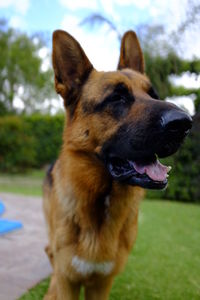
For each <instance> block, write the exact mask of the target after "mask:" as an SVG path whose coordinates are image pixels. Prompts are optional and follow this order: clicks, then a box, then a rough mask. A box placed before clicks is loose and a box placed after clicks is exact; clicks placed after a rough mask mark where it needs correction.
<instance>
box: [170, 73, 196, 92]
mask: <svg viewBox="0 0 200 300" xmlns="http://www.w3.org/2000/svg"><path fill="white" fill-rule="evenodd" d="M170 81H172V82H173V83H174V84H175V85H176V86H184V87H186V88H188V89H190V88H191V89H199V88H200V75H198V76H197V75H196V74H194V73H192V74H191V73H190V72H185V73H183V74H182V75H181V76H177V75H171V76H170Z"/></svg>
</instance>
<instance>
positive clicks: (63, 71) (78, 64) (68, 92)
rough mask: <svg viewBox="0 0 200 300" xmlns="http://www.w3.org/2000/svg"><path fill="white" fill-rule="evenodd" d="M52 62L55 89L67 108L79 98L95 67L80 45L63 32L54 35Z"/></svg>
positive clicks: (56, 32)
mask: <svg viewBox="0 0 200 300" xmlns="http://www.w3.org/2000/svg"><path fill="white" fill-rule="evenodd" d="M52 60H53V68H54V75H55V89H56V92H57V93H58V94H60V95H61V96H62V97H63V98H64V100H65V104H66V106H67V105H69V104H70V103H71V102H72V101H74V100H75V98H76V97H77V96H78V95H77V93H78V91H79V90H80V87H81V86H82V84H83V83H84V82H85V80H86V79H87V78H88V76H89V74H90V72H91V70H92V69H93V66H92V64H91V63H90V61H89V59H88V58H87V56H86V54H85V52H84V51H83V49H82V48H81V46H80V44H79V43H78V42H77V41H76V40H75V39H74V38H73V37H72V36H71V35H70V34H68V33H67V32H65V31H63V30H56V31H54V33H53V54H52Z"/></svg>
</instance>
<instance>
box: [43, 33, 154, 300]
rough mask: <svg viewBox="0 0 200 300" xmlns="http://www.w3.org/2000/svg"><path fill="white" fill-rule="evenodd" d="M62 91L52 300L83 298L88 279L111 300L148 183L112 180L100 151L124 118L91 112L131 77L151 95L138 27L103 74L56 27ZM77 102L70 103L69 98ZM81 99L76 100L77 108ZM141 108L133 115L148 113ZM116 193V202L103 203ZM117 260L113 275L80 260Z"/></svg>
mask: <svg viewBox="0 0 200 300" xmlns="http://www.w3.org/2000/svg"><path fill="white" fill-rule="evenodd" d="M53 66H54V72H55V87H56V90H57V92H58V93H59V94H61V96H62V97H63V99H64V101H65V106H66V112H67V118H66V124H65V128H64V134H63V147H62V151H61V154H60V156H59V158H58V160H57V162H56V163H55V165H54V168H53V171H52V172H51V174H50V175H49V176H51V179H49V178H48V177H47V178H46V180H45V184H44V211H45V217H46V221H47V226H48V237H49V245H48V246H47V249H46V252H47V254H48V256H49V259H50V261H51V263H52V266H53V275H52V278H51V283H50V287H49V291H48V293H47V294H46V296H45V300H50V299H54V300H55V299H57V300H64V299H65V300H77V299H79V291H80V286H81V285H84V288H85V299H87V300H106V299H108V296H109V292H110V289H111V286H112V282H113V278H114V276H115V275H116V274H117V273H119V272H120V271H121V270H122V269H123V267H124V265H125V263H126V260H127V257H128V254H129V252H130V250H131V248H132V246H133V244H134V242H135V240H136V235H137V223H138V208H139V203H140V200H141V199H142V197H143V194H144V192H143V189H141V188H139V187H132V186H128V185H124V184H123V185H122V184H121V183H119V182H115V181H112V180H111V179H110V175H109V174H108V172H107V170H106V168H105V166H104V164H103V163H102V162H101V161H100V160H99V159H98V157H97V155H98V154H99V153H100V151H101V149H102V145H103V144H104V143H105V142H106V141H107V140H108V139H109V138H110V137H111V136H112V135H113V134H114V133H115V132H116V131H117V129H118V128H119V127H120V125H121V124H122V123H123V118H122V119H120V120H116V119H114V118H112V117H110V114H109V111H108V112H103V113H101V114H92V113H88V114H86V113H84V110H83V107H84V109H88V110H90V107H92V105H93V104H94V103H100V102H101V101H102V99H103V98H104V97H105V96H106V95H107V94H109V93H110V92H111V91H112V88H113V86H114V85H115V84H116V83H118V82H124V83H125V84H126V86H127V87H128V88H129V89H130V91H132V90H134V95H135V96H136V97H141V96H142V97H146V98H147V97H148V96H147V94H146V91H147V89H148V88H149V86H150V82H149V79H148V78H147V77H146V76H145V75H144V60H143V56H142V51H141V48H140V45H139V42H138V40H137V37H136V35H135V33H134V32H127V33H126V34H125V35H124V37H123V39H122V45H121V54H120V61H119V67H118V69H119V70H118V71H116V72H106V73H105V72H97V71H96V70H95V69H94V68H93V67H92V65H91V63H90V62H89V60H88V58H87V57H86V55H85V53H84V52H83V50H82V48H81V47H80V45H79V44H78V42H77V41H75V40H74V39H73V38H72V37H71V36H70V35H69V34H67V33H65V32H63V31H56V32H55V33H54V38H53ZM69 102H70V103H69ZM73 102H74V103H76V105H75V108H73V109H72V107H73V105H74V104H73ZM142 111H143V108H142V105H141V106H136V107H135V108H134V110H132V111H131V112H130V114H129V115H128V117H127V118H130V119H133V118H135V119H137V118H140V117H141V115H142ZM106 197H109V205H108V206H107V207H106V206H105V205H102V203H101V201H105V198H106ZM74 257H79V258H81V259H82V260H84V261H85V262H89V263H94V264H98V263H99V264H101V263H106V262H107V263H108V262H112V264H113V268H112V270H111V271H110V272H109V274H102V273H101V272H100V273H98V272H94V273H92V274H86V275H85V274H83V273H81V272H79V271H78V270H77V269H76V268H75V267H74V266H73V264H72V261H73V258H74Z"/></svg>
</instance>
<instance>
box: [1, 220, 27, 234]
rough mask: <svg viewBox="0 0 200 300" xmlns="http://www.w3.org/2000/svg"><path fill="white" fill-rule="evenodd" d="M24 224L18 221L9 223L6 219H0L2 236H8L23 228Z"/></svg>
mask: <svg viewBox="0 0 200 300" xmlns="http://www.w3.org/2000/svg"><path fill="white" fill-rule="evenodd" d="M22 227H23V226H22V223H20V222H18V221H9V220H6V219H0V235H3V234H6V233H8V232H10V231H13V230H15V229H20V228H22Z"/></svg>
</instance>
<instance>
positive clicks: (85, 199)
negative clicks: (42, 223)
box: [58, 152, 140, 229]
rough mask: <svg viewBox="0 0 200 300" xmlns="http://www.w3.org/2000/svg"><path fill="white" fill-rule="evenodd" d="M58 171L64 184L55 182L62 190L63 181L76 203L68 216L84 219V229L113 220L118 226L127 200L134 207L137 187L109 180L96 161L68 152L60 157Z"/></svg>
mask: <svg viewBox="0 0 200 300" xmlns="http://www.w3.org/2000/svg"><path fill="white" fill-rule="evenodd" d="M64 157H65V160H64ZM66 157H67V160H66ZM58 169H59V173H60V174H59V178H65V182H64V181H62V182H60V183H59V185H60V186H61V189H62V190H63V191H64V190H65V189H66V180H67V185H68V186H69V187H70V190H71V193H72V195H73V196H72V199H75V201H76V205H75V206H74V207H75V211H74V212H72V213H74V214H76V215H77V217H78V219H79V220H80V222H81V220H83V219H84V222H83V223H84V226H87V227H88V228H91V227H92V228H96V229H99V228H102V227H103V226H104V225H105V224H107V223H108V222H111V223H112V220H113V219H114V220H115V226H116V224H117V223H118V221H119V223H121V222H122V220H121V219H124V220H125V219H126V217H127V216H126V211H128V209H129V206H130V203H129V202H130V199H131V201H135V203H136V206H137V203H138V199H139V198H140V197H139V198H138V196H137V199H136V197H134V195H136V194H137V195H138V189H140V188H137V187H135V188H134V187H131V186H128V185H123V184H120V183H117V182H116V181H112V179H111V177H110V175H109V174H108V172H107V170H106V168H105V167H104V166H103V164H102V162H101V161H98V159H97V158H96V160H95V159H94V160H91V157H89V156H87V155H84V154H83V153H73V152H68V153H67V154H66V153H65V155H63V156H62V154H61V156H60V159H59V167H58ZM135 191H136V193H135ZM130 194H131V195H130ZM130 196H131V197H130ZM131 205H132V204H131ZM122 211H123V213H121V212H122ZM108 218H109V220H108ZM107 225H108V224H107Z"/></svg>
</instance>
